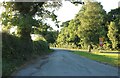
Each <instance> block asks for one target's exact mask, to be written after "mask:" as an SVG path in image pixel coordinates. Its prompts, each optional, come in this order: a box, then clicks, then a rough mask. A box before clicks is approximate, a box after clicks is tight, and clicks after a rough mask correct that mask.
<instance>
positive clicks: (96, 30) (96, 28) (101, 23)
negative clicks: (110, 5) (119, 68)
mask: <svg viewBox="0 0 120 78" xmlns="http://www.w3.org/2000/svg"><path fill="white" fill-rule="evenodd" d="M105 19H106V12H105V11H104V9H103V7H102V5H101V4H100V3H98V2H90V1H88V2H87V3H86V4H85V5H83V6H82V8H81V10H80V11H79V13H78V14H77V15H76V17H75V18H74V19H72V20H70V21H66V22H64V23H63V24H62V25H61V26H62V27H63V28H62V29H61V31H60V34H59V35H58V38H57V44H58V45H59V44H61V45H64V44H74V45H76V46H77V47H79V48H81V47H82V48H87V47H88V45H89V44H94V45H98V44H99V37H105V36H106V33H107V32H106V25H105V23H106V21H105ZM71 46H72V45H71Z"/></svg>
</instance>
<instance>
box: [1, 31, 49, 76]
mask: <svg viewBox="0 0 120 78" xmlns="http://www.w3.org/2000/svg"><path fill="white" fill-rule="evenodd" d="M2 38H3V39H2V43H3V44H2V60H3V63H2V64H3V68H2V69H3V70H2V71H3V76H9V75H10V74H11V73H12V72H13V71H15V70H16V69H17V68H18V67H19V66H21V65H22V64H23V63H25V62H26V61H28V60H30V59H32V58H33V57H35V56H39V55H43V54H46V53H47V51H49V46H48V44H47V42H46V41H43V40H40V41H34V42H32V43H31V42H30V43H28V42H27V43H26V41H24V40H22V39H21V38H19V37H15V36H13V35H10V34H8V33H2ZM31 50H32V51H31Z"/></svg>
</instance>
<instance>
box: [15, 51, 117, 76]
mask: <svg viewBox="0 0 120 78" xmlns="http://www.w3.org/2000/svg"><path fill="white" fill-rule="evenodd" d="M15 76H118V69H117V68H115V67H112V66H109V65H104V64H101V63H98V62H96V61H93V60H90V59H87V58H84V57H82V56H79V55H76V54H73V53H72V52H69V51H67V50H61V49H56V50H55V52H53V53H52V54H50V55H48V56H46V57H44V58H43V59H41V58H39V59H37V60H35V61H34V62H33V63H31V64H29V65H27V66H25V67H23V68H22V69H20V70H19V71H18V72H16V74H15Z"/></svg>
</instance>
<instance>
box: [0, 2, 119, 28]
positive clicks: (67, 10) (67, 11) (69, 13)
mask: <svg viewBox="0 0 120 78" xmlns="http://www.w3.org/2000/svg"><path fill="white" fill-rule="evenodd" d="M83 1H84V0H83ZM96 1H98V2H101V4H102V5H103V9H105V11H106V12H109V11H110V10H111V9H115V8H117V7H118V2H119V1H120V0H96ZM81 7H82V5H81V4H79V5H78V6H75V5H74V4H72V3H71V2H70V1H63V5H62V7H61V8H60V9H59V10H57V11H55V14H56V15H57V16H58V17H57V19H58V21H61V23H62V22H65V21H67V20H71V19H73V18H74V17H75V15H76V14H77V13H78V12H79V10H80V9H81ZM0 13H1V8H0ZM48 22H49V23H50V25H51V26H52V27H53V29H55V30H59V29H60V28H57V26H55V25H54V23H53V22H52V21H51V20H48Z"/></svg>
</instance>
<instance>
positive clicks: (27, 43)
mask: <svg viewBox="0 0 120 78" xmlns="http://www.w3.org/2000/svg"><path fill="white" fill-rule="evenodd" d="M30 32H31V28H29V27H27V28H26V27H24V28H21V29H20V38H21V41H22V44H21V52H22V53H23V52H26V53H25V55H24V56H25V58H26V56H27V57H30V55H31V54H32V52H33V44H32V39H31V36H30ZM23 54H24V53H23Z"/></svg>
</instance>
